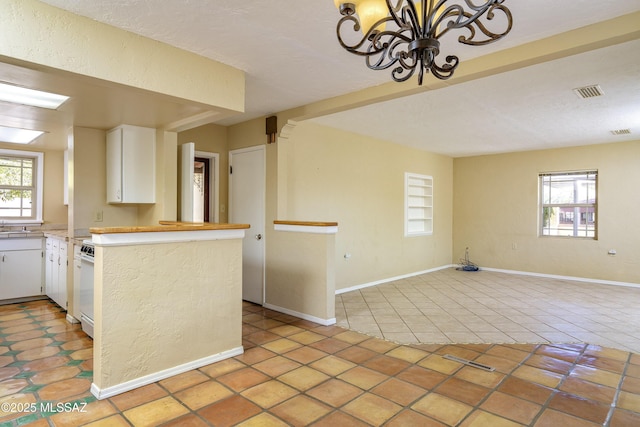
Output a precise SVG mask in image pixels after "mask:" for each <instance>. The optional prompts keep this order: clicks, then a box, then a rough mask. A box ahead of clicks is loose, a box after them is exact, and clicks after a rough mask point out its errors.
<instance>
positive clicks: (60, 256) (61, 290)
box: [45, 237, 68, 310]
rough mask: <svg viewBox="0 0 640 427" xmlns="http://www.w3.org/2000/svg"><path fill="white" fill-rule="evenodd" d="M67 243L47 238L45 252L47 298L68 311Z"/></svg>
mask: <svg viewBox="0 0 640 427" xmlns="http://www.w3.org/2000/svg"><path fill="white" fill-rule="evenodd" d="M67 249H68V245H67V242H64V241H62V240H59V239H56V238H53V237H47V244H46V251H45V290H46V293H47V296H48V297H49V298H51V299H52V300H53V301H54V302H55V303H56V304H58V305H59V306H60V307H62V308H63V309H65V310H66V309H67V265H68V257H67Z"/></svg>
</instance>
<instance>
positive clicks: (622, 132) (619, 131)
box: [611, 129, 631, 135]
mask: <svg viewBox="0 0 640 427" xmlns="http://www.w3.org/2000/svg"><path fill="white" fill-rule="evenodd" d="M611 133H612V134H614V135H629V134H630V133H631V129H617V130H612V131H611Z"/></svg>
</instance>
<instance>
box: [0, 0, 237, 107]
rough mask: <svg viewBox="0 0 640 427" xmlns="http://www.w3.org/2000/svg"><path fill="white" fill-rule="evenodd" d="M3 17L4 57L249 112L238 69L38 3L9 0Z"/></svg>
mask: <svg viewBox="0 0 640 427" xmlns="http://www.w3.org/2000/svg"><path fill="white" fill-rule="evenodd" d="M0 16H2V26H0V39H1V40H2V43H0V56H5V57H8V58H15V59H17V60H21V61H27V62H29V63H34V64H41V65H45V66H47V67H52V68H56V69H60V70H65V71H70V72H72V73H77V74H81V75H84V76H91V77H95V78H98V79H102V80H106V81H111V82H117V83H121V84H124V85H127V86H131V87H137V88H141V89H146V90H150V91H152V92H158V93H163V94H167V95H171V96H175V97H178V98H184V99H189V100H192V101H197V102H201V103H203V104H206V105H211V106H215V107H216V110H218V111H224V112H230V111H236V112H242V111H244V94H245V81H244V72H243V71H241V70H238V69H236V68H233V67H230V66H228V65H225V64H222V63H220V62H217V61H213V60H211V59H209V58H205V57H204V56H200V55H197V54H194V53H191V52H187V51H185V50H182V49H178V48H176V47H173V46H170V45H168V44H165V43H161V42H158V41H156V40H152V39H148V38H145V37H142V36H139V35H137V34H134V33H131V32H128V31H124V30H121V29H118V28H115V27H113V26H110V25H107V24H103V23H100V22H97V21H95V20H92V19H89V18H86V17H83V16H79V15H75V14H73V13H71V12H67V11H65V10H62V9H58V8H56V7H53V6H50V5H48V4H45V3H42V2H39V1H36V0H3V1H1V2H0ZM123 47H126V48H123ZM61 52H64V53H63V54H62V53H61ZM176 76H180V78H176Z"/></svg>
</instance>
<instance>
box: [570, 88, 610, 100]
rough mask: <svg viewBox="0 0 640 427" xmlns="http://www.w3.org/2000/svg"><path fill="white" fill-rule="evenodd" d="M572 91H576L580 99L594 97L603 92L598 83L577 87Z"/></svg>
mask: <svg viewBox="0 0 640 427" xmlns="http://www.w3.org/2000/svg"><path fill="white" fill-rule="evenodd" d="M573 91H574V92H575V93H576V95H578V98H580V99H587V98H595V97H596V96H602V95H604V92H603V91H602V88H601V87H600V85H591V86H584V87H578V88H575V89H574V90H573Z"/></svg>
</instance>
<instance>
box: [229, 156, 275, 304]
mask: <svg viewBox="0 0 640 427" xmlns="http://www.w3.org/2000/svg"><path fill="white" fill-rule="evenodd" d="M251 151H261V152H262V163H263V165H262V170H263V171H264V175H263V177H262V180H263V184H264V187H263V189H262V190H263V191H262V219H263V228H264V232H263V235H262V240H263V242H264V243H263V245H262V247H261V251H262V254H261V255H262V305H264V304H265V302H266V298H267V285H266V273H267V259H266V246H267V242H266V239H267V238H266V230H267V221H266V220H267V218H266V210H267V150H266V147H265V146H264V145H255V146H252V147H246V148H238V149H235V150H229V170H228V171H227V172H228V173H229V195H228V199H229V201H228V205H229V211H228V214H229V221H231V219H232V218H233V173H231V170H232V168H233V155H234V154H242V153H247V152H251Z"/></svg>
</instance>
